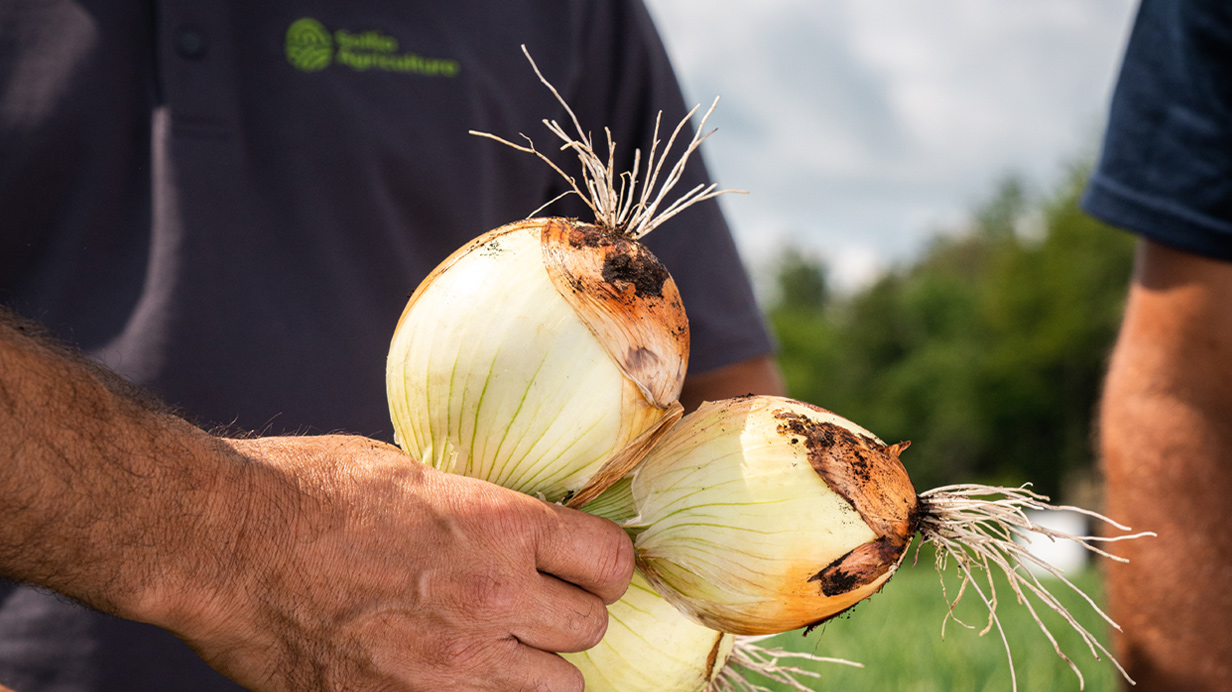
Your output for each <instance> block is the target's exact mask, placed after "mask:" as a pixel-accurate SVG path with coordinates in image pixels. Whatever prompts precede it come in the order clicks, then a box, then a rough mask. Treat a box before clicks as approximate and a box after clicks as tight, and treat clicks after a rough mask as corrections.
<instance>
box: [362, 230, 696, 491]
mask: <svg viewBox="0 0 1232 692" xmlns="http://www.w3.org/2000/svg"><path fill="white" fill-rule="evenodd" d="M687 325H688V322H687V318H686V317H685V314H684V308H683V306H682V304H681V301H680V294H679V291H678V290H677V289H676V285H675V282H674V281H673V280H672V279H671V276H670V275H669V274H668V272H667V270H666V269H665V268H664V267H663V265H662V264H661V263H660V262H659V261H658V259H656V258H655V257H654V255H652V254H651V253H650V252H649V251H648V250H646V249H645V248H644V247H643V246H641V245H640V244H639V243H637V242H636V241H634V240H631V239H628V238H625V237H623V236H620V235H618V234H615V233H611V232H607V231H604V230H602V229H599V228H598V227H595V226H592V225H589V224H583V223H579V222H578V221H576V220H572V219H561V218H537V219H527V220H524V221H519V222H516V223H512V224H507V225H505V226H502V227H500V228H497V229H494V230H492V231H490V232H488V233H486V234H484V235H483V236H480V237H479V238H477V239H475V240H474V241H472V242H470V243H468V244H467V245H466V246H464V247H462V248H460V249H459V250H457V251H456V252H454V253H453V254H452V255H451V256H450V257H449V258H447V259H446V260H445V261H444V262H442V263H441V264H440V265H439V266H438V267H437V268H436V269H435V270H433V271H432V273H431V274H429V276H428V278H427V279H425V280H424V281H423V282H422V283H421V284H420V285H419V287H418V288H417V289H416V290H415V292H414V294H412V296H411V298H410V300H409V301H408V302H407V305H406V308H405V309H404V310H403V313H402V317H401V318H400V319H399V321H398V325H397V328H396V329H395V332H394V336H393V339H392V340H391V344H390V351H389V358H388V360H387V363H386V387H387V395H388V399H389V405H390V414H391V419H392V421H393V424H394V431H395V437H396V440H397V442H398V444H399V445H400V446H402V448H403V449H404V450H405V451H406V452H407V453H408V454H410V455H411V456H413V457H415V458H416V459H418V460H420V461H422V462H424V463H427V464H430V465H432V466H434V467H436V468H438V469H441V470H444V471H449V472H453V473H460V474H463V475H467V476H472V477H477V478H482V479H484V480H488V481H491V482H494V483H497V484H499V485H503V486H505V487H508V488H511V489H514V490H518V491H521V492H525V493H528V494H532V495H537V496H541V497H543V498H544V499H546V500H549V501H552V502H557V501H563V502H567V503H568V504H569V505H570V506H580V504H582V503H584V502H586V501H588V500H589V499H592V498H593V497H595V496H597V495H598V494H599V492H601V491H602V489H603V488H605V487H607V485H610V484H611V483H612V482H614V481H615V480H617V479H619V478H620V477H621V476H623V475H624V474H625V473H627V472H628V471H629V469H631V468H632V467H633V466H634V465H636V464H637V463H638V461H640V460H641V458H642V456H644V454H645V453H646V451H647V450H648V449H649V448H650V447H651V446H652V445H653V444H654V441H655V440H656V439H657V438H658V436H659V435H661V434H662V432H663V430H665V429H667V428H668V427H670V425H671V424H673V423H674V422H676V420H678V419H679V418H680V416H681V415H682V413H683V411H682V409H681V407H680V404H679V403H678V402H677V401H676V399H677V397H678V396H679V393H680V388H681V386H682V384H683V381H684V373H685V370H686V369H687V364H688V348H689V334H688V326H687Z"/></svg>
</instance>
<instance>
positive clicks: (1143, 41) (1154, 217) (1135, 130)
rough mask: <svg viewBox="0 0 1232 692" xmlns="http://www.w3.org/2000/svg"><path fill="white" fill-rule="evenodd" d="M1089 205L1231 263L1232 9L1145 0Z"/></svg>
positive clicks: (1207, 0)
mask: <svg viewBox="0 0 1232 692" xmlns="http://www.w3.org/2000/svg"><path fill="white" fill-rule="evenodd" d="M1083 207H1084V208H1085V209H1086V210H1087V212H1089V213H1090V214H1092V215H1093V216H1095V217H1097V218H1099V219H1101V220H1103V221H1105V222H1107V223H1110V224H1112V225H1114V226H1118V227H1121V228H1124V229H1126V230H1128V231H1131V232H1134V233H1137V234H1139V235H1142V236H1144V237H1147V238H1150V239H1152V240H1154V241H1157V242H1160V243H1163V244H1166V245H1170V246H1172V247H1175V248H1177V249H1181V250H1185V251H1188V252H1193V253H1196V254H1201V255H1205V256H1208V257H1213V258H1216V259H1221V260H1229V261H1232V3H1228V2H1227V0H1143V2H1142V3H1141V5H1140V7H1139V10H1138V16H1137V19H1136V21H1135V24H1134V28H1133V31H1132V33H1131V35H1130V39H1129V43H1128V46H1127V48H1126V53H1125V58H1124V61H1123V63H1122V67H1121V73H1120V76H1119V79H1118V82H1117V87H1116V90H1115V92H1114V94H1113V99H1112V105H1111V109H1110V112H1109V117H1108V128H1107V132H1106V134H1105V139H1104V143H1103V150H1102V152H1101V154H1100V159H1099V161H1098V164H1097V166H1096V169H1095V171H1094V173H1093V175H1092V178H1091V181H1090V184H1089V185H1088V187H1087V190H1086V193H1085V196H1084V199H1083Z"/></svg>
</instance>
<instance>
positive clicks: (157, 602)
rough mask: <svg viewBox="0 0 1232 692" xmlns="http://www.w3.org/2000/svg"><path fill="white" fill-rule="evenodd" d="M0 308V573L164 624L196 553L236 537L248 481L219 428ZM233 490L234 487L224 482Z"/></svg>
mask: <svg viewBox="0 0 1232 692" xmlns="http://www.w3.org/2000/svg"><path fill="white" fill-rule="evenodd" d="M29 331H31V328H30V327H29V326H27V325H22V324H20V323H18V322H16V321H15V320H13V319H11V318H9V317H7V316H4V317H2V318H0V516H3V517H4V518H5V520H4V521H3V522H0V574H3V575H4V576H5V577H7V578H9V579H13V580H17V581H22V582H29V583H33V584H37V585H40V586H43V587H46V588H49V589H53V590H55V591H58V592H60V593H63V594H65V595H68V596H71V597H73V598H75V599H78V600H80V601H82V602H85V603H87V604H89V605H92V606H94V607H97V608H99V609H102V610H105V611H108V612H112V613H116V614H119V615H122V616H125V617H129V618H133V619H139V620H145V621H151V622H155V624H160V625H163V626H169V625H172V624H174V620H175V619H176V618H177V617H178V614H177V612H176V611H177V608H179V605H178V600H177V599H178V597H179V596H180V595H181V594H182V593H183V586H184V584H186V583H187V582H188V580H190V579H194V580H197V583H209V582H210V579H209V577H210V576H215V575H201V574H194V572H199V571H200V569H201V568H200V566H197V565H194V564H191V561H190V560H189V559H188V558H189V556H194V555H199V554H200V551H201V550H203V546H202V545H201V543H202V542H204V541H208V542H210V543H211V545H210V546H209V547H208V549H209V552H210V553H211V554H212V555H213V556H215V558H214V559H213V560H212V561H208V562H205V563H204V564H205V565H206V567H207V568H213V569H217V570H227V569H231V568H232V566H231V565H228V564H226V563H227V562H228V561H229V560H231V559H238V556H240V555H242V551H240V550H237V549H236V548H237V547H238V546H236V545H234V544H235V543H237V542H238V541H239V540H240V539H241V537H242V533H241V532H240V531H239V530H238V529H239V527H240V526H242V525H243V522H242V521H237V517H236V516H235V514H236V513H237V512H242V511H243V507H241V506H235V505H231V506H221V504H220V503H219V502H218V501H217V500H215V499H213V498H218V497H221V496H222V495H223V494H222V493H219V492H218V489H219V487H220V486H223V485H226V484H232V485H238V484H243V483H246V482H248V478H247V473H246V469H245V468H244V464H243V463H242V462H240V461H239V457H238V455H236V454H234V453H233V452H231V451H230V448H229V447H228V446H227V445H226V444H225V443H224V442H222V441H220V440H218V439H216V438H213V437H211V436H209V435H207V434H206V433H204V432H203V431H201V430H199V429H197V428H195V427H193V426H191V425H190V424H188V423H187V422H185V421H184V420H182V419H180V418H178V417H176V416H173V415H170V414H169V413H167V412H165V411H162V410H159V409H158V408H157V407H156V406H152V405H151V404H150V402H149V401H148V400H145V399H143V397H141V396H140V395H136V394H134V393H133V392H132V388H131V387H129V386H128V385H126V384H124V383H123V382H122V381H119V380H118V378H115V377H114V376H113V375H110V374H109V373H106V372H105V371H102V370H101V369H99V368H96V367H93V366H91V365H90V364H89V363H87V362H85V361H84V360H83V359H81V358H79V357H77V356H75V355H73V354H71V353H70V352H68V351H66V350H64V349H61V348H59V347H58V346H56V345H54V344H52V343H50V342H48V341H47V340H45V339H41V338H36V337H32V336H31V335H30V334H28V333H27V332H29ZM231 495H232V496H235V495H234V494H231Z"/></svg>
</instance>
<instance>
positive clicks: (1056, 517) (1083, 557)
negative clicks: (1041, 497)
mask: <svg viewBox="0 0 1232 692" xmlns="http://www.w3.org/2000/svg"><path fill="white" fill-rule="evenodd" d="M1027 517H1028V518H1030V520H1031V523H1033V524H1037V525H1039V526H1042V527H1044V528H1047V529H1052V530H1054V531H1060V532H1061V533H1067V534H1069V535H1071V536H1085V535H1087V532H1088V530H1089V526H1090V524H1089V521H1088V519H1087V517H1086V516H1084V515H1083V514H1081V513H1079V512H1075V511H1073V510H1068V509H1058V510H1027ZM1029 539H1030V540H1029V541H1028V540H1027V539H1026V538H1023V537H1021V536H1018V537H1016V540H1017V541H1018V543H1019V544H1020V545H1023V546H1025V547H1026V548H1027V550H1028V551H1030V553H1031V554H1032V555H1034V556H1035V557H1037V558H1039V559H1041V560H1043V561H1044V562H1047V563H1048V564H1050V565H1052V566H1053V567H1056V568H1057V569H1058V570H1060V571H1061V572H1065V573H1067V574H1069V573H1072V572H1076V571H1078V570H1080V569H1082V568H1084V567H1086V566H1087V564H1088V563H1089V562H1090V553H1089V552H1088V551H1087V549H1086V548H1083V547H1082V546H1081V545H1079V544H1078V543H1076V542H1074V541H1070V540H1064V539H1053V538H1050V537H1048V536H1044V535H1041V534H1035V533H1033V534H1031V535H1030V536H1029ZM1029 566H1030V568H1031V571H1032V572H1033V573H1035V574H1037V575H1039V576H1049V575H1048V573H1047V572H1046V571H1045V570H1044V569H1043V568H1041V567H1039V566H1038V565H1029Z"/></svg>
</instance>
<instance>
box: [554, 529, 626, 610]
mask: <svg viewBox="0 0 1232 692" xmlns="http://www.w3.org/2000/svg"><path fill="white" fill-rule="evenodd" d="M552 508H553V509H554V510H555V512H556V520H555V521H549V522H546V524H545V526H544V528H543V531H542V532H541V533H540V536H539V540H538V542H537V544H536V553H535V557H536V562H537V567H538V569H539V571H540V572H543V573H545V574H551V575H553V576H555V577H558V578H560V579H562V580H564V581H567V582H569V583H571V584H576V585H577V586H579V587H581V588H583V589H585V590H587V591H589V592H590V593H593V594H595V595H596V596H598V597H599V598H600V599H602V600H603V602H604V603H615V602H616V601H617V600H619V599H620V597H621V596H623V595H624V593H625V589H627V588H628V587H629V580H630V579H631V578H632V577H633V544H632V543H631V542H630V541H629V537H628V536H626V535H625V532H624V531H623V530H621V528H620V527H619V526H617V525H616V524H614V523H612V522H610V521H608V520H607V519H602V518H600V517H596V516H593V515H590V514H587V513H585V512H580V511H577V510H573V509H568V508H566V507H561V506H559V505H553V506H552Z"/></svg>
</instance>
